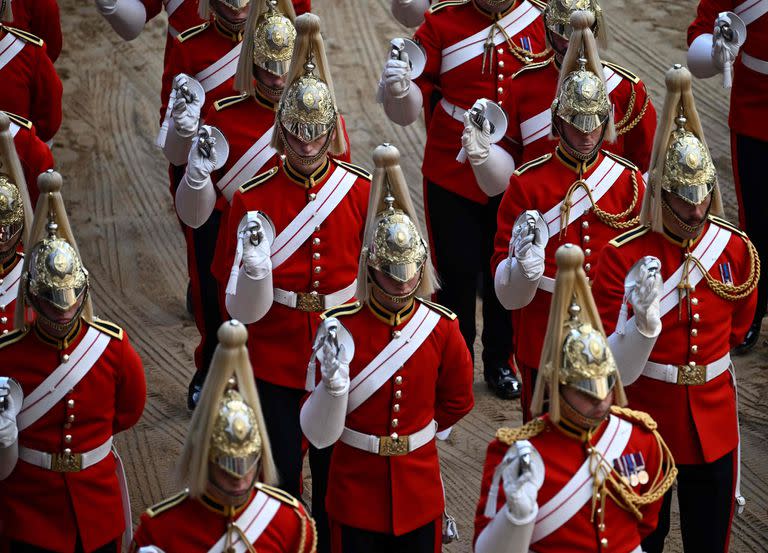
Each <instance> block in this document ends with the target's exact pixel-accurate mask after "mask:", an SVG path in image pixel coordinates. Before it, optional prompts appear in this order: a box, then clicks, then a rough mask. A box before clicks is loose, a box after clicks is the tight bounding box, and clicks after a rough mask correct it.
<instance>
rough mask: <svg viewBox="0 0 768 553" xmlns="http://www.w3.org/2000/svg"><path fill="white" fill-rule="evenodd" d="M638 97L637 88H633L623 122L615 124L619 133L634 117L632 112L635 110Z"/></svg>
mask: <svg viewBox="0 0 768 553" xmlns="http://www.w3.org/2000/svg"><path fill="white" fill-rule="evenodd" d="M636 97H637V93H636V92H635V87H634V86H633V87H632V94H630V95H629V102H627V109H626V113H625V114H624V117H622V119H621V121H619V122H617V123H615V125H616V131H617V132H618V130H619V129H620V128H621V127H622V126H623V125H626V124H627V121H629V118H630V117H631V116H632V112H633V111H634V109H635V99H636Z"/></svg>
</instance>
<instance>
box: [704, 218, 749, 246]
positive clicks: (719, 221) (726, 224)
mask: <svg viewBox="0 0 768 553" xmlns="http://www.w3.org/2000/svg"><path fill="white" fill-rule="evenodd" d="M709 220H710V221H712V222H713V223H715V224H716V225H717V226H719V227H723V228H724V229H727V230H730V231H731V232H732V233H734V234H738V235H739V236H741V237H742V238H744V239H746V240H749V237H748V236H747V233H746V232H744V231H743V230H741V229H740V228H739V227H737V226H736V225H734V224H733V223H731V222H730V221H726V220H725V219H721V218H720V217H716V216H714V215H710V216H709Z"/></svg>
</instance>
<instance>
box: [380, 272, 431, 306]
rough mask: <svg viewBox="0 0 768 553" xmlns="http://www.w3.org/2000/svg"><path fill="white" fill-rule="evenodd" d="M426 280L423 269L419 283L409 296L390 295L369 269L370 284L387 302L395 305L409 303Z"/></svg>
mask: <svg viewBox="0 0 768 553" xmlns="http://www.w3.org/2000/svg"><path fill="white" fill-rule="evenodd" d="M422 278H424V270H423V269H422V271H421V274H420V276H419V281H418V282H417V283H416V286H414V287H413V290H411V291H410V292H408V293H407V294H403V295H401V296H396V295H394V294H390V293H389V292H387V291H386V290H384V288H382V287H381V285H380V284H379V283H378V282H377V281H376V277H375V276H374V274H373V273H372V272H371V269H370V267H369V268H368V282H370V283H371V285H372V286H373V287H374V288H375V289H376V291H377V292H378V293H379V294H381V295H382V296H383V297H384V298H385V299H386V300H387V301H391V302H392V303H395V304H398V305H399V304H403V303H407V302H409V301H410V300H411V298H413V297H414V296H415V295H416V290H418V289H419V285H420V284H421V279H422Z"/></svg>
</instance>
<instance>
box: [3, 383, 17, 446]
mask: <svg viewBox="0 0 768 553" xmlns="http://www.w3.org/2000/svg"><path fill="white" fill-rule="evenodd" d="M5 400H6V402H7V406H6V409H5V411H3V412H2V413H0V447H1V448H6V447H10V446H12V445H13V444H14V443H16V440H17V439H18V438H19V428H18V426H16V413H17V412H18V410H19V407H21V406H20V405H16V404H15V401H14V399H13V397H12V396H11V395H8V396H6V398H5Z"/></svg>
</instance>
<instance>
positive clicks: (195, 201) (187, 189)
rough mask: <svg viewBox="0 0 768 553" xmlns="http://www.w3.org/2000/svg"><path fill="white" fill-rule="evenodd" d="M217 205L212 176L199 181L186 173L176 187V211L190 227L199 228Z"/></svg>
mask: <svg viewBox="0 0 768 553" xmlns="http://www.w3.org/2000/svg"><path fill="white" fill-rule="evenodd" d="M215 206H216V190H215V188H214V186H213V182H212V181H211V177H207V178H206V179H205V180H204V181H203V182H201V183H197V182H195V181H193V180H192V179H190V178H189V175H188V174H187V173H184V176H183V177H182V179H181V182H180V183H179V187H178V188H177V189H176V213H178V215H179V219H181V220H182V222H183V223H184V224H185V225H187V226H189V227H192V228H199V227H201V226H203V225H204V224H205V222H206V221H207V220H208V218H209V217H210V216H211V213H213V209H214V207H215Z"/></svg>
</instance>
